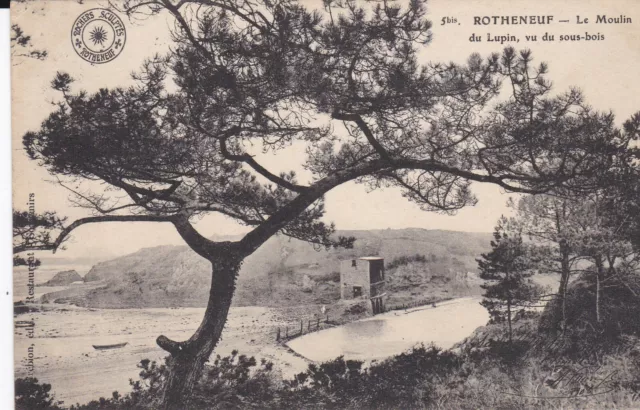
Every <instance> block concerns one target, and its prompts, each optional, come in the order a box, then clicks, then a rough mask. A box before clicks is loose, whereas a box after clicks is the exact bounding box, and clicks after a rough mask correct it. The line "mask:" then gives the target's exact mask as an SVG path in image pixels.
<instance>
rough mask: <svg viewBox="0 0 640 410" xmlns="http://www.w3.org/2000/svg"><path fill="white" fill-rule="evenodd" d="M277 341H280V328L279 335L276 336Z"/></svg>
mask: <svg viewBox="0 0 640 410" xmlns="http://www.w3.org/2000/svg"><path fill="white" fill-rule="evenodd" d="M276 341H277V342H279V341H280V328H278V334H277V335H276Z"/></svg>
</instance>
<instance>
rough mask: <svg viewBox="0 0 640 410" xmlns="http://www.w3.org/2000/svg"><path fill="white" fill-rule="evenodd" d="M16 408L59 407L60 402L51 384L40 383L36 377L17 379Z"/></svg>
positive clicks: (32, 409) (34, 409) (26, 409)
mask: <svg viewBox="0 0 640 410" xmlns="http://www.w3.org/2000/svg"><path fill="white" fill-rule="evenodd" d="M15 388H16V390H15V395H16V409H17V410H37V409H51V410H55V409H59V408H60V407H58V406H57V404H58V403H56V402H55V398H54V396H53V395H52V394H50V391H51V385H50V384H47V383H39V382H38V379H36V378H35V377H26V378H24V379H21V378H20V379H16V383H15Z"/></svg>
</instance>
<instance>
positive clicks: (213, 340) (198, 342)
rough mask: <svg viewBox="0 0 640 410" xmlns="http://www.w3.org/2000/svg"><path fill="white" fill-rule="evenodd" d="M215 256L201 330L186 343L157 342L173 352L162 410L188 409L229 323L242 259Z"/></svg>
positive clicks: (160, 338) (239, 257)
mask: <svg viewBox="0 0 640 410" xmlns="http://www.w3.org/2000/svg"><path fill="white" fill-rule="evenodd" d="M216 253H218V254H217V255H212V259H211V264H212V274H211V290H210V293H209V302H208V304H207V309H206V311H205V314H204V319H203V320H202V323H201V324H200V327H198V329H197V330H196V332H195V333H194V334H193V336H191V338H190V339H189V340H187V341H186V342H174V341H171V340H169V339H168V338H167V337H165V336H160V337H158V340H157V343H158V345H160V347H162V348H163V349H165V350H167V351H169V352H170V353H171V357H170V359H169V361H168V364H169V375H168V378H167V381H166V385H165V388H164V393H163V397H162V404H161V408H162V409H164V410H176V409H180V410H181V409H188V408H189V399H190V396H191V393H192V391H193V389H194V387H195V385H196V383H197V381H198V378H199V377H200V373H201V371H202V368H203V366H204V364H205V363H206V362H207V360H208V359H209V357H210V356H211V354H212V352H213V349H214V348H215V347H216V345H217V344H218V341H219V340H220V336H221V334H222V329H223V328H224V325H225V323H226V320H227V314H228V313H229V307H230V306H231V300H232V299H233V293H234V290H235V280H236V277H237V275H238V271H239V270H240V265H241V263H242V259H243V258H242V257H241V256H238V255H236V254H234V253H227V252H216Z"/></svg>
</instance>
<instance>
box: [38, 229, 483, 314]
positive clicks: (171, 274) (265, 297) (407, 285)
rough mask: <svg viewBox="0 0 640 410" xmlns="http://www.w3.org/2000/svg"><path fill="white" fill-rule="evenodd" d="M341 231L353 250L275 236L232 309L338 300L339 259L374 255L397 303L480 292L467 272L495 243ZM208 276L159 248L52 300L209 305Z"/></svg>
mask: <svg viewBox="0 0 640 410" xmlns="http://www.w3.org/2000/svg"><path fill="white" fill-rule="evenodd" d="M337 234H338V235H348V236H354V237H356V238H357V240H356V243H355V246H354V248H353V249H332V250H329V251H327V250H324V249H321V250H318V249H315V248H314V247H313V246H311V245H309V244H308V243H305V242H302V241H299V240H295V239H291V238H287V237H283V236H275V237H273V238H271V239H270V240H269V241H267V242H266V243H265V244H264V245H263V246H262V247H260V248H259V249H258V250H257V251H256V252H255V253H254V254H253V255H251V256H250V257H249V258H247V260H246V261H245V263H244V264H243V266H242V269H241V271H240V277H239V282H238V290H237V293H236V297H235V298H234V304H235V305H241V306H244V305H271V304H278V305H283V304H285V305H296V304H308V303H323V304H328V303H332V302H334V301H336V300H338V299H339V264H340V260H342V259H348V258H353V257H360V256H371V255H378V256H382V257H384V258H385V262H386V264H387V266H388V269H387V275H388V277H389V280H390V288H389V290H390V291H392V295H393V297H394V298H395V299H393V302H394V303H395V302H398V303H402V302H403V301H404V300H406V299H407V298H411V297H413V296H416V295H419V296H421V297H426V296H435V295H437V296H444V297H446V296H455V295H466V294H469V292H471V293H475V290H470V289H471V288H472V289H476V288H477V286H476V285H474V283H471V284H470V285H469V284H468V283H467V282H468V279H469V278H468V277H467V275H468V272H475V270H476V263H475V258H476V257H477V256H478V255H479V254H480V253H481V252H484V251H486V250H487V248H488V244H489V240H490V235H489V234H484V233H466V232H453V231H440V230H425V229H401V230H390V229H389V230H373V231H340V232H338V233H337ZM413 255H420V256H421V258H420V260H419V261H409V262H406V261H405V262H403V257H407V256H413ZM399 262H400V263H399ZM209 275H210V273H209V266H208V262H206V261H205V260H204V259H202V258H201V257H199V256H198V255H197V254H196V253H195V252H193V251H191V250H190V249H189V248H187V247H185V246H159V247H154V248H145V249H141V250H140V251H138V252H135V253H132V254H130V255H126V256H123V257H119V258H116V259H112V260H110V261H106V262H102V263H98V264H96V265H95V266H93V268H92V269H91V270H90V271H89V273H88V274H87V275H86V277H85V281H87V282H88V283H93V284H98V283H101V284H102V286H100V287H98V288H94V289H92V290H90V291H89V292H88V293H87V294H86V295H83V296H77V295H73V296H72V297H67V296H71V295H65V293H64V292H62V293H57V294H56V295H51V296H54V297H55V298H61V299H63V300H65V301H70V302H72V303H76V304H79V305H84V306H91V307H105V308H113V307H166V306H205V305H206V300H207V296H208V288H209V285H210V276H209ZM471 282H473V280H471ZM412 294H415V295H412ZM51 296H50V297H48V300H51V299H52V297H51Z"/></svg>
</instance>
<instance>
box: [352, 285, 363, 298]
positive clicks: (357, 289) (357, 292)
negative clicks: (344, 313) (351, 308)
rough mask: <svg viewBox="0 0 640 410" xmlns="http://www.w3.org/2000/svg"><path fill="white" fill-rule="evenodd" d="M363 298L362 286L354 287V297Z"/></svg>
mask: <svg viewBox="0 0 640 410" xmlns="http://www.w3.org/2000/svg"><path fill="white" fill-rule="evenodd" d="M360 296H362V286H354V287H353V297H354V298H359V297H360Z"/></svg>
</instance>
